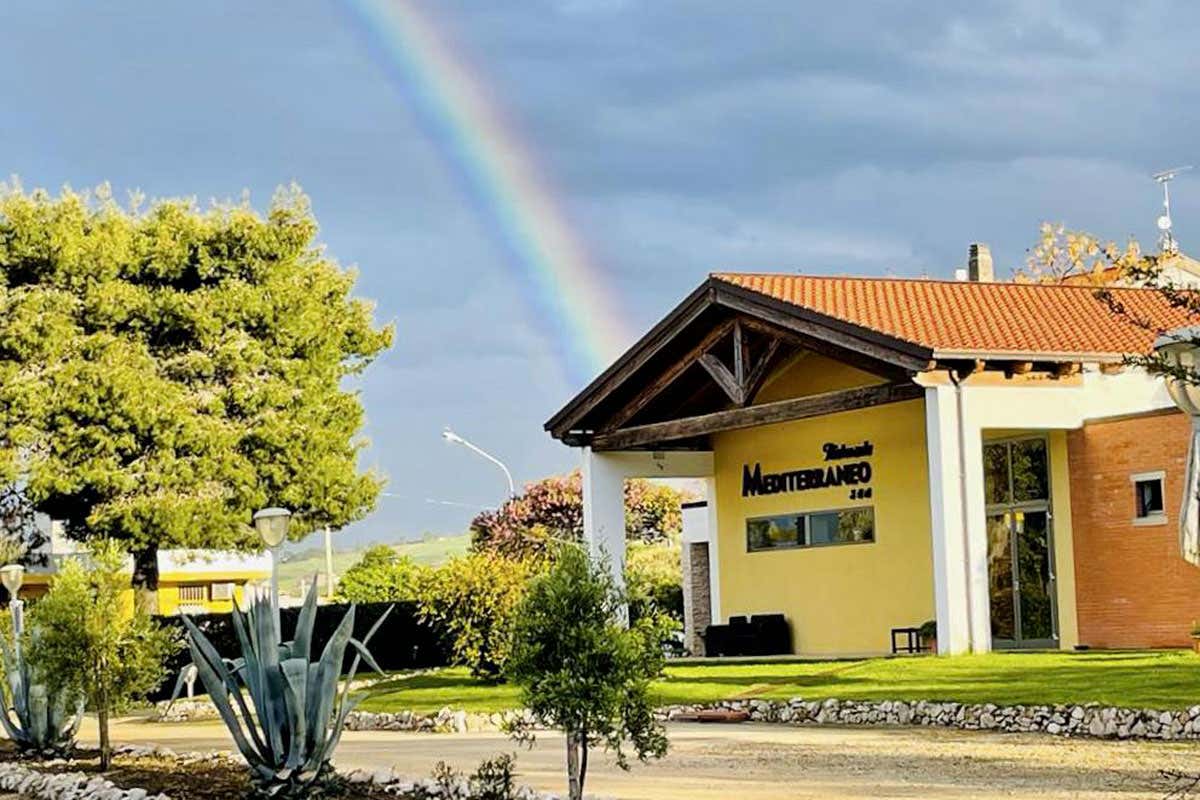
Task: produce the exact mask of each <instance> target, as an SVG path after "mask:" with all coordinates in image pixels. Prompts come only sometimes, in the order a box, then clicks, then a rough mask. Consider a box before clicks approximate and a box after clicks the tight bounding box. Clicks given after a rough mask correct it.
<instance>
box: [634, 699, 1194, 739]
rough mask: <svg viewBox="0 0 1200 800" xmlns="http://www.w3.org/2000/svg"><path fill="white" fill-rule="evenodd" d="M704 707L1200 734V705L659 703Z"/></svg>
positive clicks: (842, 720) (1113, 734)
mask: <svg viewBox="0 0 1200 800" xmlns="http://www.w3.org/2000/svg"><path fill="white" fill-rule="evenodd" d="M699 711H744V712H746V713H748V714H749V715H750V719H751V720H752V721H754V722H772V723H779V724H784V725H882V726H901V725H927V726H936V727H943V728H959V729H962V730H984V731H1001V732H1005V733H1046V734H1050V735H1053V736H1088V737H1092V738H1100V739H1162V740H1167V741H1177V740H1188V739H1200V705H1195V706H1192V707H1191V708H1189V709H1187V710H1186V711H1158V710H1154V709H1138V708H1117V707H1112V706H1101V705H1099V704H1097V703H1088V704H1086V705H1028V706H1022V705H1018V706H997V705H994V704H992V703H982V704H968V703H949V702H947V703H939V702H932V701H927V700H919V701H897V700H884V701H877V702H863V701H856V700H835V699H828V700H803V699H801V698H793V699H791V700H786V701H771V700H734V701H726V702H722V703H713V704H708V705H697V706H670V707H667V708H662V709H659V710H658V711H657V712H656V714H657V716H658V718H659V719H663V720H667V719H679V718H681V717H686V716H688V715H690V714H695V713H697V712H699Z"/></svg>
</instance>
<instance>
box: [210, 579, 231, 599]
mask: <svg viewBox="0 0 1200 800" xmlns="http://www.w3.org/2000/svg"><path fill="white" fill-rule="evenodd" d="M211 591H212V599H213V600H232V599H233V584H232V583H214V584H213V585H212V589H211Z"/></svg>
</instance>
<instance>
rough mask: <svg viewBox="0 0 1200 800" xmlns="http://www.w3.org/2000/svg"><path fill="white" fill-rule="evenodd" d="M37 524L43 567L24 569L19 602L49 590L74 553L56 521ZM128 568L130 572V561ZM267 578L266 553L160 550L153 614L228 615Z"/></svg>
mask: <svg viewBox="0 0 1200 800" xmlns="http://www.w3.org/2000/svg"><path fill="white" fill-rule="evenodd" d="M39 524H40V525H41V526H42V528H43V529H44V532H45V533H46V545H45V548H44V553H43V555H44V556H45V557H46V558H45V561H46V566H40V567H37V566H35V567H29V568H27V569H26V571H25V580H24V583H23V584H22V586H21V590H20V595H21V597H22V598H23V599H35V598H37V597H40V596H41V595H43V594H45V593H46V592H47V591H49V588H50V584H51V583H52V582H53V580H54V573H55V571H56V570H57V567H58V565H59V564H60V563H61V562H62V560H63V559H68V558H74V557H77V555H78V553H79V547H78V545H77V544H76V543H74V542H72V541H70V540H69V539H67V538H66V537H65V536H64V535H63V532H62V526H61V524H60V523H57V522H55V523H51V522H50V521H49V520H48V519H45V518H42V519H41V520H40V521H39ZM129 569H130V573H131V574H132V571H133V562H132V559H130V565H129ZM270 579H271V554H270V553H269V552H264V553H236V552H222V551H215V550H183V549H177V550H160V551H159V552H158V609H157V612H158V613H159V614H163V615H171V614H178V613H188V614H205V613H222V612H229V611H232V610H233V603H234V601H235V600H236V601H237V602H238V603H243V599H244V598H245V596H246V592H247V588H248V587H252V586H256V587H266V586H267V585H268V584H269V581H270Z"/></svg>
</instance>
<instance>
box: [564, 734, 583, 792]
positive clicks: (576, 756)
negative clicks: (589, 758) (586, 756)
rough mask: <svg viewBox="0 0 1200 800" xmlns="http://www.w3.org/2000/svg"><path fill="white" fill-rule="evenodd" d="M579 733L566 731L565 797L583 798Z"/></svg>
mask: <svg viewBox="0 0 1200 800" xmlns="http://www.w3.org/2000/svg"><path fill="white" fill-rule="evenodd" d="M580 766H581V765H580V747H579V735H578V734H576V733H575V732H574V731H567V797H568V799H569V800H583V776H582V775H581V774H580V769H579V768H580Z"/></svg>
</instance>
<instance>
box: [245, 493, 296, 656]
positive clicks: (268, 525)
mask: <svg viewBox="0 0 1200 800" xmlns="http://www.w3.org/2000/svg"><path fill="white" fill-rule="evenodd" d="M291 521H292V512H290V511H288V510H287V509H286V508H264V509H263V510H262V511H257V512H255V514H254V528H255V530H257V531H258V535H259V536H260V537H261V538H262V540H263V543H264V544H266V546H267V549H268V550H269V551H271V610H272V611H274V612H275V635H276V636H277V637H278V638H279V639H282V638H283V626H282V625H280V622H279V546H280V545H282V544H283V543H284V541H285V540H286V539H287V531H288V523H290V522H291Z"/></svg>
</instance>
